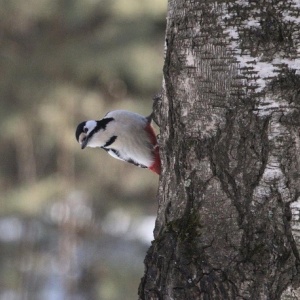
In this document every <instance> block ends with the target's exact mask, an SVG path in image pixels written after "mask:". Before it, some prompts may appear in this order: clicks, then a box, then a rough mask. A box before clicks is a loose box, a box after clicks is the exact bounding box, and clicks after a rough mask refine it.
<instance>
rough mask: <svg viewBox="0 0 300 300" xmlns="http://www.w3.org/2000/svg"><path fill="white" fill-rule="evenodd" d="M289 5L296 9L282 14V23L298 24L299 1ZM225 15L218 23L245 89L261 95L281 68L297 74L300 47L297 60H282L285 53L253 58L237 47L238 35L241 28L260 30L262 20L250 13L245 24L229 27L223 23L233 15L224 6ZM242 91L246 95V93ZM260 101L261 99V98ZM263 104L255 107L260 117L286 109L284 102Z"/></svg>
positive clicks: (238, 45) (298, 72)
mask: <svg viewBox="0 0 300 300" xmlns="http://www.w3.org/2000/svg"><path fill="white" fill-rule="evenodd" d="M289 2H290V3H291V6H292V7H293V8H294V9H295V11H294V12H293V10H290V12H283V21H285V22H287V23H288V22H289V23H295V24H300V18H299V16H298V15H297V14H296V12H297V10H296V8H297V9H299V8H300V1H298V0H290V1H289ZM236 4H238V5H240V6H243V7H245V6H249V1H244V0H238V1H236ZM223 11H224V14H223V16H222V17H221V19H220V24H221V25H222V24H223V28H224V33H225V34H227V42H228V45H229V48H230V49H231V50H232V52H233V53H234V56H235V58H236V60H237V62H238V64H239V68H238V69H239V77H241V78H242V79H240V80H241V82H242V84H243V85H244V86H245V89H248V88H249V86H250V87H252V88H253V92H254V93H259V92H262V91H263V90H264V89H265V87H266V86H267V84H268V83H269V82H270V81H271V80H273V79H274V78H276V77H277V76H278V74H279V71H280V70H282V68H289V69H293V70H295V71H296V74H300V58H299V57H300V47H298V53H297V55H296V58H293V59H289V58H286V57H284V55H285V54H284V53H282V54H281V53H278V54H277V56H276V57H275V58H274V59H273V60H272V61H266V59H265V58H264V57H262V56H258V57H253V56H251V55H250V54H249V53H245V52H242V49H241V47H240V41H241V36H240V34H239V32H243V29H249V28H251V29H254V30H259V28H260V27H261V25H260V24H261V17H260V16H259V12H257V11H255V10H252V14H253V15H252V16H251V15H250V16H249V18H248V19H247V21H244V24H242V25H239V28H237V27H236V26H228V24H227V23H226V22H227V20H228V19H232V18H234V15H233V14H232V13H229V12H228V10H227V7H226V5H224V7H223ZM245 92H247V91H246V90H245ZM261 98H262V97H261ZM261 100H262V103H260V104H259V105H258V111H259V115H261V116H265V115H269V114H271V113H272V108H274V109H276V108H279V107H282V106H285V105H286V104H287V103H284V101H281V100H280V99H276V103H275V102H273V101H271V102H269V99H261Z"/></svg>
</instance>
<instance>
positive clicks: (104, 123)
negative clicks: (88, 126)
mask: <svg viewBox="0 0 300 300" xmlns="http://www.w3.org/2000/svg"><path fill="white" fill-rule="evenodd" d="M113 120H114V118H104V119H102V120H100V121H97V125H96V127H95V128H94V129H93V130H92V131H91V132H90V133H89V137H91V136H92V135H93V134H94V133H95V132H98V131H99V130H101V129H103V130H105V128H106V126H107V124H108V123H109V122H111V121H113Z"/></svg>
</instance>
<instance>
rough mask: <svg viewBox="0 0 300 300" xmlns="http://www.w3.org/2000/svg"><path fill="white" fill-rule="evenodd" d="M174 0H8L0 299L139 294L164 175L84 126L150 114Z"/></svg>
mask: <svg viewBox="0 0 300 300" xmlns="http://www.w3.org/2000/svg"><path fill="white" fill-rule="evenodd" d="M166 2H167V1H162V0H151V1H149V0H0V95H1V102H0V103H1V109H0V114H1V117H0V122H1V131H0V137H1V147H0V155H1V168H0V196H1V205H0V300H19V299H22V300H23V299H29V300H35V299H38V300H66V299H72V300H73V299H74V300H77V299H78V300H79V299H91V300H93V299H101V300H102V299H103V300H120V299H122V300H126V299H128V300H133V299H137V290H138V285H139V282H140V279H141V277H142V276H143V272H144V266H143V260H144V257H145V255H146V251H147V249H148V248H149V246H150V242H151V240H152V239H153V235H152V231H153V228H154V221H155V215H156V210H157V202H156V198H155V197H156V190H157V184H158V176H157V175H155V174H154V173H152V172H150V171H148V170H145V169H140V168H137V167H135V166H132V165H130V164H126V163H123V162H120V161H117V160H115V159H113V158H111V157H110V156H108V155H107V153H105V151H102V150H99V149H91V148H90V149H86V150H84V151H82V150H81V149H80V146H79V144H77V142H76V140H75V129H76V126H77V124H78V123H79V122H81V121H84V120H87V119H100V118H102V117H103V116H104V114H105V113H106V112H108V111H110V110H114V109H127V110H131V111H135V112H138V113H140V114H144V115H147V114H149V113H150V112H151V109H152V96H153V95H155V94H156V93H157V92H159V90H160V87H161V82H162V67H163V44H164V31H165V18H166V8H167V3H166Z"/></svg>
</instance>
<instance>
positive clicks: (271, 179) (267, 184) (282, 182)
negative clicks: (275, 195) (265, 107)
mask: <svg viewBox="0 0 300 300" xmlns="http://www.w3.org/2000/svg"><path fill="white" fill-rule="evenodd" d="M278 118H279V116H278V115H276V114H274V115H273V116H272V119H271V121H270V125H269V131H268V140H269V147H270V148H271V149H270V154H269V156H268V161H267V164H266V167H265V170H264V173H263V175H262V178H261V180H260V183H259V185H258V186H257V187H256V189H255V190H254V193H253V201H254V203H253V204H254V205H255V203H260V204H262V203H264V201H265V200H266V199H267V198H268V197H269V196H271V193H272V189H273V190H274V189H276V190H277V191H278V192H279V193H280V196H281V198H282V200H283V201H284V202H289V201H291V195H290V192H289V189H288V187H287V178H286V176H285V175H284V173H283V171H282V168H281V161H280V160H281V157H282V155H283V152H284V150H283V148H282V146H281V140H282V139H283V138H284V136H285V135H286V134H287V130H286V128H285V127H284V126H283V125H281V124H280V123H279V121H278Z"/></svg>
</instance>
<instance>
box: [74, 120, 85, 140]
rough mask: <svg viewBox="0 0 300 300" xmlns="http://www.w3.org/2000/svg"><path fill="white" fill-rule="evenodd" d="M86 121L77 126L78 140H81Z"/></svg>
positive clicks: (76, 134)
mask: <svg viewBox="0 0 300 300" xmlns="http://www.w3.org/2000/svg"><path fill="white" fill-rule="evenodd" d="M85 123H86V121H84V122H82V123H80V124H79V125H78V126H77V129H76V132H75V136H76V140H77V142H79V136H80V134H81V133H82V132H83V131H84V125H85Z"/></svg>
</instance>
